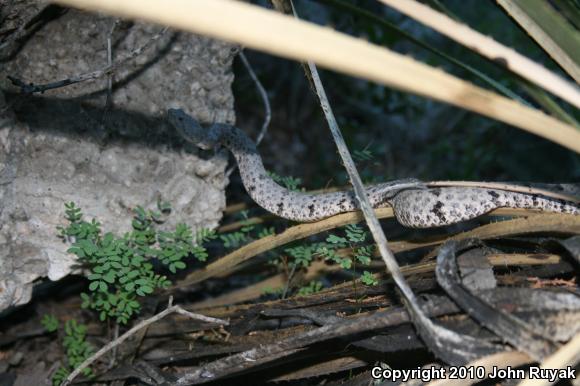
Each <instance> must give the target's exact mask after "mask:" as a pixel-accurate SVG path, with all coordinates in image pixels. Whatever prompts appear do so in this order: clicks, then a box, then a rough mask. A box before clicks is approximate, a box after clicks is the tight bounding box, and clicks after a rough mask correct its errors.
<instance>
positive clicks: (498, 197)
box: [168, 109, 580, 228]
mask: <svg viewBox="0 0 580 386" xmlns="http://www.w3.org/2000/svg"><path fill="white" fill-rule="evenodd" d="M168 119H169V122H170V123H171V124H172V125H173V126H174V127H175V128H176V129H177V130H178V132H179V133H180V134H181V135H182V136H183V137H184V138H185V139H186V140H188V141H189V142H192V143H194V144H195V145H197V146H199V147H200V148H202V149H210V148H215V147H218V146H220V145H222V146H225V147H226V148H228V149H229V150H230V151H231V152H232V154H233V155H234V157H235V159H236V161H237V163H238V167H239V169H240V174H241V177H242V181H243V183H244V186H245V188H246V190H247V191H248V193H249V194H250V196H251V197H252V199H253V200H254V201H255V202H256V203H257V204H258V205H260V206H261V207H263V208H264V209H266V210H267V211H269V212H272V213H274V214H276V215H278V216H280V217H283V218H286V219H289V220H294V221H300V222H310V221H317V220H320V219H323V218H326V217H329V216H332V215H335V214H338V213H343V212H349V211H353V210H356V209H357V208H358V203H357V200H356V198H355V195H354V192H353V191H341V192H333V193H321V194H309V193H302V192H294V191H291V190H288V189H286V188H284V187H282V186H280V185H278V184H277V183H276V182H274V181H273V180H272V178H271V177H270V176H269V175H268V174H267V172H266V170H265V169H264V165H263V163H262V158H261V157H260V154H259V153H258V151H257V149H256V145H255V144H254V142H253V141H252V140H251V139H250V138H249V137H248V136H247V135H246V134H245V133H244V132H243V131H242V130H240V129H238V128H236V127H234V126H231V125H226V124H220V123H215V124H213V125H211V126H210V127H208V128H206V129H204V128H203V127H202V126H201V125H200V124H199V123H198V122H197V121H196V120H195V119H193V118H192V117H190V116H189V115H188V114H186V113H185V112H184V111H183V110H180V109H170V110H169V111H168ZM366 191H367V194H368V197H369V200H370V203H371V205H372V206H373V207H374V208H380V207H384V206H389V205H390V206H391V207H392V208H393V211H394V213H395V217H396V218H397V220H398V221H399V222H400V223H401V224H402V225H404V226H407V227H412V228H430V227H437V226H444V225H450V224H454V223H457V222H460V221H465V220H469V219H472V218H475V217H478V216H481V215H483V214H485V213H488V212H490V211H491V210H493V209H496V208H502V207H506V208H529V209H539V210H542V211H547V212H557V213H572V214H577V215H578V214H580V207H579V206H578V205H577V204H575V203H574V202H572V201H565V200H562V199H557V198H552V197H547V196H542V195H539V194H528V193H521V192H513V191H509V190H501V189H490V188H481V187H427V186H426V185H425V184H423V183H422V182H421V181H419V180H416V179H405V180H397V181H392V182H387V183H381V184H377V185H370V186H368V187H366Z"/></svg>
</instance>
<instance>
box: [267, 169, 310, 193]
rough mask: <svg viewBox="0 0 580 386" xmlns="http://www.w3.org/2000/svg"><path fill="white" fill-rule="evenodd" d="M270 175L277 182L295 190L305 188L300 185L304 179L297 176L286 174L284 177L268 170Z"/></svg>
mask: <svg viewBox="0 0 580 386" xmlns="http://www.w3.org/2000/svg"><path fill="white" fill-rule="evenodd" d="M267 173H268V175H269V176H270V178H272V179H273V180H274V181H275V182H276V183H278V184H280V185H282V186H284V187H286V189H289V190H292V191H295V192H299V191H301V190H303V188H301V187H300V185H302V179H301V178H296V177H292V176H285V177H282V176H280V175H278V174H276V173H274V172H270V171H269V172H267Z"/></svg>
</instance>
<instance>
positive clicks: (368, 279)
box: [360, 271, 379, 285]
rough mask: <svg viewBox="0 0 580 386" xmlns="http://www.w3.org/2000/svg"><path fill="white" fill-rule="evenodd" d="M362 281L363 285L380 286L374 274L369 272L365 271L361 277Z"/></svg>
mask: <svg viewBox="0 0 580 386" xmlns="http://www.w3.org/2000/svg"><path fill="white" fill-rule="evenodd" d="M360 281H361V282H363V284H366V285H377V284H379V281H378V280H377V279H375V277H374V276H373V274H372V273H370V272H369V271H364V272H363V274H362V275H361V277H360Z"/></svg>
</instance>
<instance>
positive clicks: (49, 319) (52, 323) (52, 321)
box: [40, 314, 59, 332]
mask: <svg viewBox="0 0 580 386" xmlns="http://www.w3.org/2000/svg"><path fill="white" fill-rule="evenodd" d="M40 323H41V324H42V326H43V327H44V329H45V330H46V331H48V332H55V331H56V330H58V326H59V323H58V319H57V318H56V316H54V315H49V314H46V315H44V316H43V317H42V319H41V320H40Z"/></svg>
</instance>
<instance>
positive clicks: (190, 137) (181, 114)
mask: <svg viewBox="0 0 580 386" xmlns="http://www.w3.org/2000/svg"><path fill="white" fill-rule="evenodd" d="M167 119H168V120H169V122H170V123H171V124H172V125H173V126H174V127H175V128H176V129H177V131H178V132H179V134H180V135H181V136H182V137H183V138H184V139H185V140H187V141H188V142H191V143H193V144H195V145H196V146H198V147H200V148H201V149H204V150H208V149H213V148H215V147H217V146H218V145H219V138H218V137H219V136H218V133H217V132H216V130H212V129H213V126H212V127H210V128H209V129H204V128H203V127H202V126H201V125H200V124H199V122H198V121H197V120H196V119H194V118H192V117H191V116H190V115H188V114H187V113H186V112H185V111H183V110H181V109H169V110H168V111H167Z"/></svg>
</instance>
